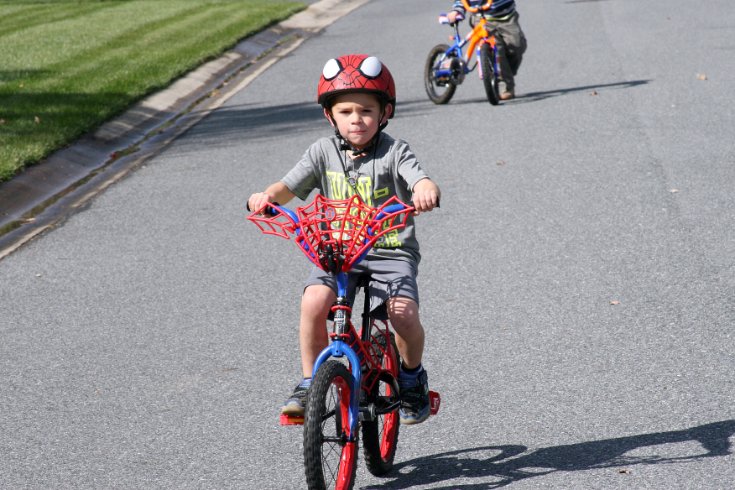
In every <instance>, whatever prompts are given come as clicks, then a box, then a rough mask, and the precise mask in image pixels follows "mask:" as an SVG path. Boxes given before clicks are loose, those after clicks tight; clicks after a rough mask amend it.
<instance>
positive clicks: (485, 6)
mask: <svg viewBox="0 0 735 490" xmlns="http://www.w3.org/2000/svg"><path fill="white" fill-rule="evenodd" d="M492 4H493V0H490V1H489V2H485V3H483V4H482V5H480V6H478V7H472V6H471V5H470V2H468V1H467V0H462V6H463V7H464V8H465V10H466V11H467V12H470V13H473V14H476V13H478V12H485V11H487V10H489V9H490V7H491V6H492Z"/></svg>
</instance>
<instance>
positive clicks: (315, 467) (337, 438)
mask: <svg viewBox="0 0 735 490" xmlns="http://www.w3.org/2000/svg"><path fill="white" fill-rule="evenodd" d="M351 384H352V375H351V374H350V372H349V371H348V370H347V368H346V367H345V366H344V365H343V364H342V363H340V362H338V361H327V362H326V363H324V364H322V366H321V367H320V368H319V371H318V372H317V373H316V374H315V375H314V379H313V380H312V382H311V388H309V397H308V400H307V403H306V414H305V418H304V466H305V469H306V483H307V485H308V488H310V489H327V488H329V489H335V490H344V489H351V488H352V486H353V485H354V483H355V471H356V470H357V451H358V434H357V433H356V434H354V438H353V440H352V441H350V440H348V438H349V432H350V420H349V412H350V393H351V390H352V389H351Z"/></svg>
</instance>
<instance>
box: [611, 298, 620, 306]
mask: <svg viewBox="0 0 735 490" xmlns="http://www.w3.org/2000/svg"><path fill="white" fill-rule="evenodd" d="M610 304H611V305H619V304H620V301H618V300H616V299H612V300H610Z"/></svg>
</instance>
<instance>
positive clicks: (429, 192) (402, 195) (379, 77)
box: [248, 55, 440, 425]
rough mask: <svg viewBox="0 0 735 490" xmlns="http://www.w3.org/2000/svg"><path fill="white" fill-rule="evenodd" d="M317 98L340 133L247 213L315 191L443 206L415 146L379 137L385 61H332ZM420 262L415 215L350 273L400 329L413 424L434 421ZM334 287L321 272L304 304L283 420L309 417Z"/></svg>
mask: <svg viewBox="0 0 735 490" xmlns="http://www.w3.org/2000/svg"><path fill="white" fill-rule="evenodd" d="M317 102H318V103H319V104H320V105H321V106H322V107H323V109H324V116H325V117H326V118H327V120H328V121H329V123H330V124H331V125H332V127H334V129H335V134H334V136H331V137H329V138H321V139H319V140H318V141H316V142H315V143H314V144H312V145H311V146H310V147H309V148H308V149H307V150H306V152H305V153H304V155H303V157H302V158H301V160H300V161H299V162H298V163H297V164H296V166H295V167H294V168H293V169H291V170H290V171H289V172H288V173H287V174H286V175H285V176H284V177H283V179H281V180H280V181H278V182H275V183H273V184H271V185H270V186H268V187H267V188H266V190H265V191H264V192H258V193H254V194H252V195H251V196H250V198H249V199H248V207H249V208H250V209H252V210H255V211H257V210H260V209H263V208H264V207H265V206H266V205H267V203H269V202H271V203H275V202H277V203H279V204H285V203H287V202H289V201H290V200H291V199H293V198H294V197H299V198H300V199H306V198H307V197H308V196H309V194H310V193H311V191H312V190H314V189H318V190H319V192H320V193H321V194H322V195H324V196H326V197H328V198H330V199H346V198H348V197H350V196H352V195H354V194H358V195H359V196H360V197H361V198H362V200H363V201H364V202H365V203H367V204H368V205H370V206H379V205H380V204H381V203H382V202H384V201H386V200H387V199H388V198H390V197H391V196H393V195H395V196H397V197H398V198H399V199H400V200H402V201H404V202H409V201H412V202H413V206H414V207H415V209H416V213H417V214H418V213H420V212H426V211H431V210H432V209H433V208H435V207H437V206H438V205H439V198H440V190H439V187H438V186H437V185H436V184H435V183H434V182H433V181H432V180H431V179H430V178H429V177H428V175H427V174H426V172H425V171H424V170H423V169H422V168H421V165H420V164H419V162H418V160H417V159H416V157H415V155H414V154H413V152H412V151H411V149H410V148H409V146H408V144H407V143H406V142H404V141H402V140H395V139H393V138H392V137H391V136H389V135H388V134H386V133H384V132H382V130H383V128H385V126H386V125H387V124H388V119H390V118H392V117H393V114H394V109H395V103H396V92H395V83H394V81H393V77H392V75H391V73H390V71H389V70H388V68H387V67H386V66H385V65H383V64H382V63H381V62H380V60H378V59H377V58H375V57H373V56H367V55H345V56H341V57H339V58H336V59H331V60H329V61H328V62H327V63H326V64H325V65H324V69H323V70H322V75H321V78H320V80H319V86H318V90H317ZM420 258H421V256H420V254H419V245H418V242H417V240H416V236H415V231H414V221H413V217H409V218H408V222H407V225H406V227H405V228H403V229H401V230H396V231H394V232H393V233H391V234H388V235H386V236H385V237H383V238H382V239H381V240H380V241H379V242H377V243H376V244H375V246H374V247H373V249H372V250H371V251H370V252H369V253H368V255H367V257H366V258H365V259H364V260H363V261H362V262H360V263H359V264H357V265H356V266H355V268H354V269H353V271H352V272H351V273H350V284H351V285H352V284H356V283H357V279H358V278H359V276H360V275H366V274H367V275H370V277H371V279H372V280H371V283H370V295H371V297H372V298H373V300H374V302H373V303H372V304H371V308H373V309H376V308H379V307H382V308H385V309H386V311H387V315H388V318H389V320H390V322H391V324H392V325H393V329H394V330H395V333H396V344H397V346H398V350H399V352H400V355H401V359H402V364H401V371H400V374H399V379H398V381H399V386H400V388H401V408H400V418H401V423H403V424H409V425H410V424H416V423H420V422H423V421H424V420H426V419H427V418H428V417H429V387H428V376H427V374H426V370H424V368H423V366H422V364H421V360H422V356H423V351H424V337H425V334H424V328H423V326H422V324H421V321H420V319H419V307H418V303H419V298H418V287H417V283H416V274H417V273H418V263H419V261H420ZM352 289H354V288H351V290H352ZM336 290H337V285H336V281H335V278H334V276H332V275H330V274H328V273H326V272H324V271H322V270H321V269H319V268H318V267H314V269H313V270H312V271H311V274H310V275H309V277H308V279H307V280H306V285H305V288H304V292H303V295H302V299H301V321H300V324H299V344H300V350H301V369H302V372H303V379H302V380H301V382H300V383H299V384H298V385H297V386H296V388H295V389H294V392H293V394H292V395H291V397H290V398H289V399H288V400H286V403H285V404H284V405H283V408H282V409H281V413H282V414H285V415H288V416H303V414H304V406H305V400H306V396H307V393H308V388H309V385H310V383H311V377H312V368H313V365H314V361H315V360H316V357H317V356H318V354H319V353H320V352H321V351H322V349H324V348H325V347H326V346H327V345H328V342H329V338H328V334H327V329H326V320H327V316H328V314H329V311H330V307H331V306H332V304H333V303H334V302H335V300H336V297H337V296H336Z"/></svg>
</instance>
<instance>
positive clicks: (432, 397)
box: [429, 390, 442, 415]
mask: <svg viewBox="0 0 735 490" xmlns="http://www.w3.org/2000/svg"><path fill="white" fill-rule="evenodd" d="M441 404H442V397H441V396H440V395H439V393H437V392H436V391H431V390H429V413H430V414H431V415H436V414H437V413H438V412H439V406H441Z"/></svg>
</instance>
